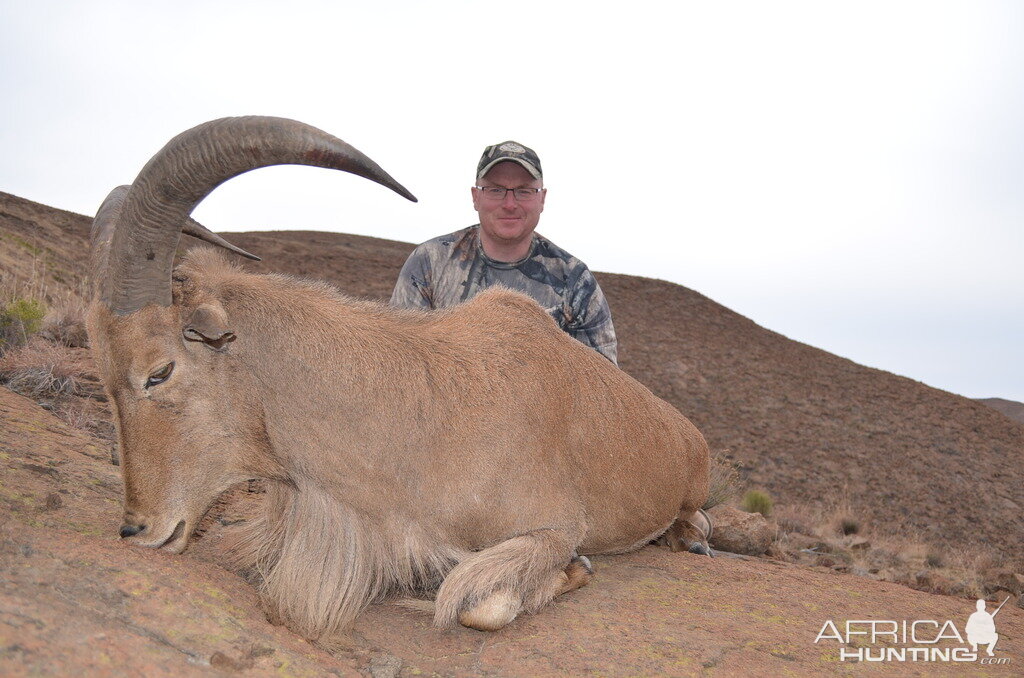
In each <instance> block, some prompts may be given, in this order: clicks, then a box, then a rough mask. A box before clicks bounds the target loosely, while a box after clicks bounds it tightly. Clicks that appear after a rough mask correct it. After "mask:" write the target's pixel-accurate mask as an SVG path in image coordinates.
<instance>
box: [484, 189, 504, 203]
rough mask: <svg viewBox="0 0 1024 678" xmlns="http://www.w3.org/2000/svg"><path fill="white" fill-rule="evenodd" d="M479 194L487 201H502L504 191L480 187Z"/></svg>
mask: <svg viewBox="0 0 1024 678" xmlns="http://www.w3.org/2000/svg"><path fill="white" fill-rule="evenodd" d="M480 192H481V193H483V195H484V197H485V198H487V199H488V200H504V199H505V189H504V188H498V187H496V186H480Z"/></svg>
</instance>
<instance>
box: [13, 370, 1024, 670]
mask: <svg viewBox="0 0 1024 678" xmlns="http://www.w3.org/2000/svg"><path fill="white" fill-rule="evenodd" d="M0 441H3V442H0V468H2V471H3V480H2V485H0V493H2V494H0V600H2V605H0V675H11V676H16V675H68V674H69V673H81V674H83V675H98V676H103V675H145V676H183V675H208V674H210V673H211V672H217V673H223V674H239V675H252V676H257V675H289V676H306V675H308V676H321V675H341V676H349V675H351V676H355V675H371V674H373V675H378V676H382V675H402V676H413V675H441V676H488V675H490V676H563V675H606V676H637V675H667V676H688V675H705V674H710V675H727V676H733V675H736V676H738V675H752V674H753V675H786V674H789V675H833V674H837V673H838V674H854V673H856V672H857V670H858V668H860V667H857V666H855V665H853V664H850V663H841V662H839V660H838V658H839V654H838V645H837V644H836V643H834V642H833V641H823V642H821V643H818V644H815V643H814V639H815V637H816V636H817V634H818V632H819V631H820V630H821V627H822V625H823V624H824V623H825V621H826V620H828V619H832V620H835V621H836V622H837V623H841V620H847V619H863V618H874V619H894V620H902V619H908V620H914V619H935V620H938V621H939V623H940V624H941V623H944V621H945V620H946V619H949V620H952V621H953V622H954V624H956V625H957V626H958V627H959V628H960V629H961V632H962V629H963V624H964V623H965V622H966V619H967V617H968V615H969V614H970V613H971V612H973V611H974V606H973V604H972V602H971V601H969V600H964V599H960V598H949V597H944V596H935V595H929V594H926V593H921V592H917V591H912V590H910V589H906V588H903V587H900V586H897V585H894V584H885V583H881V582H873V581H869V580H866V579H862V578H859V577H854V576H850V575H839V574H834V573H832V572H830V571H828V570H825V569H822V568H806V567H800V566H797V565H791V564H786V563H776V562H772V561H766V560H759V559H750V558H746V559H745V558H730V557H721V556H720V557H718V558H713V559H712V558H706V557H702V556H696V555H693V554H689V553H676V554H673V553H671V552H669V551H668V550H667V549H662V548H658V547H647V548H645V549H642V550H641V551H639V552H637V553H633V554H629V555H625V556H609V557H603V558H595V559H594V566H595V569H596V573H597V574H596V577H595V578H594V580H593V582H592V583H591V584H590V585H589V586H587V587H585V588H583V589H580V590H578V591H574V592H572V593H570V594H568V595H565V596H563V597H561V598H560V599H558V600H556V601H555V602H554V603H552V604H551V605H550V606H548V607H547V608H545V609H544V610H542V611H541V612H540V613H539V614H537V615H534V616H530V617H524V618H521V619H519V620H517V621H516V622H514V623H513V624H512V625H511V626H509V627H507V628H505V629H503V630H501V631H499V632H497V633H481V632H478V631H471V630H469V629H463V628H458V629H452V630H441V629H436V628H434V627H432V626H431V624H430V618H429V617H428V616H425V615H423V614H422V613H419V612H414V611H410V610H406V609H404V608H399V607H395V606H392V605H377V606H373V607H371V608H370V609H369V610H367V611H366V612H365V613H364V614H363V615H362V616H361V617H360V618H359V619H358V620H357V623H356V625H355V627H354V628H353V629H352V631H351V633H349V634H348V635H347V636H344V637H339V638H336V639H333V640H332V641H331V644H330V647H329V648H328V649H329V650H330V651H329V652H328V651H326V650H324V649H321V648H318V647H315V646H313V645H310V644H309V643H307V642H305V641H304V640H302V639H300V638H298V637H297V636H295V635H294V634H292V633H290V632H289V631H288V630H287V629H285V628H283V627H280V626H273V625H271V624H269V623H268V622H267V621H266V619H265V617H264V615H263V613H262V612H261V608H260V605H259V602H258V600H257V596H256V594H255V592H254V590H253V589H252V588H251V587H250V586H249V585H248V584H247V583H246V582H245V581H243V580H242V579H241V578H240V577H239V576H237V575H236V574H235V573H233V572H231V571H230V570H229V569H226V568H225V567H224V565H225V563H226V559H225V558H224V554H223V553H222V552H221V549H220V546H219V544H220V541H221V538H222V537H223V536H224V534H225V533H226V532H228V531H229V530H230V526H228V527H224V526H223V525H222V524H221V522H219V521H212V523H211V525H210V526H209V527H208V530H207V532H206V533H205V534H204V535H203V536H202V537H201V538H200V539H199V540H198V542H197V544H196V546H195V547H192V548H190V549H189V550H188V551H186V553H185V554H184V555H181V556H172V555H167V554H164V553H161V552H154V551H151V550H147V549H140V548H132V547H128V546H126V545H124V544H122V543H120V542H119V541H118V539H117V537H116V531H117V527H118V524H119V522H120V491H121V489H120V481H119V478H118V473H117V471H118V469H117V468H116V467H113V466H111V465H110V463H109V455H108V454H107V450H105V449H103V446H102V445H97V439H95V438H91V437H89V436H86V435H83V434H81V433H79V432H77V431H75V430H73V429H70V428H68V427H67V426H66V425H64V424H63V423H62V422H60V421H59V420H57V419H56V418H55V417H54V416H53V415H51V414H49V413H47V412H45V411H43V410H42V409H40V408H39V407H37V406H36V405H35V403H33V402H32V401H31V400H29V399H27V398H23V397H21V396H18V395H15V394H12V393H11V392H10V391H7V390H6V389H0ZM53 496H59V497H61V499H60V501H53V500H50V499H49V498H50V497H53ZM241 504H244V502H241ZM231 511H241V512H243V513H244V511H245V508H244V506H243V505H240V503H238V502H236V503H235V504H234V505H233V506H228V507H226V508H225V507H221V515H224V514H225V512H227V513H230V512H231ZM223 522H229V523H230V522H231V521H223ZM311 585H315V582H311ZM997 620H998V621H997V626H998V629H999V632H1000V634H1002V637H1003V641H1001V644H1000V645H999V646H998V652H997V656H998V657H1000V658H1002V659H1009V660H1010V661H1011V662H1012V665H1021V663H1022V662H1024V644H1022V642H1021V639H1022V638H1024V610H1020V609H1019V608H1015V607H1010V606H1007V607H1004V608H1003V610H1002V611H1000V613H999V616H998V617H997ZM947 645H951V643H947V642H946V641H943V643H942V646H943V647H945V646H947ZM882 668H883V670H885V669H888V670H889V671H891V672H893V673H897V674H900V675H907V674H908V672H907V668H908V667H901V666H899V665H889V666H888V667H882ZM909 668H912V669H913V671H912V672H911V673H917V674H920V675H931V674H932V673H933V671H934V669H935V668H936V667H935V665H923V664H922V665H914V666H913V667H909ZM997 668H998V667H997ZM396 671H397V673H396ZM1007 675H1010V674H1009V673H1007Z"/></svg>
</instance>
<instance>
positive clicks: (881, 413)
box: [0, 193, 1024, 565]
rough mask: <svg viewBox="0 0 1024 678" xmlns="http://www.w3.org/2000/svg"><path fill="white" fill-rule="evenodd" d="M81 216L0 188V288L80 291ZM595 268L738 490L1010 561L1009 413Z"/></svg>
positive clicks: (1015, 433) (307, 248) (314, 273)
mask: <svg viewBox="0 0 1024 678" xmlns="http://www.w3.org/2000/svg"><path fill="white" fill-rule="evenodd" d="M89 223H90V219H89V218H87V217H84V216H80V215H75V214H72V213H69V212H64V211H61V210H56V209H53V208H50V207H47V206H45V205H40V204H38V203H33V202H30V201H27V200H23V199H21V198H17V197H15V196H11V195H8V194H3V193H0V238H2V240H0V244H2V247H0V275H2V276H3V277H0V284H8V285H10V284H12V282H13V281H17V280H21V279H24V278H25V277H32V278H33V279H34V280H35V281H36V285H37V286H38V285H42V286H43V287H44V288H46V289H48V290H49V293H50V295H51V296H60V294H61V293H62V292H61V291H62V290H65V289H67V288H69V287H70V288H73V289H80V288H81V283H80V281H81V280H82V278H83V277H84V274H85V271H86V268H87V251H88V248H87V245H86V242H87V238H88V230H89ZM212 226H213V227H214V228H215V227H216V225H215V224H214V225H212ZM230 239H231V240H232V241H234V242H235V243H236V244H238V245H239V246H241V247H244V248H246V249H248V250H249V251H251V252H254V253H256V254H258V255H260V256H261V257H263V259H264V261H263V262H259V263H248V264H247V266H248V268H250V269H251V270H253V271H258V272H262V271H274V272H285V273H292V274H296V275H301V276H306V277H311V278H319V279H323V280H327V281H329V282H331V283H333V284H335V285H337V286H338V287H339V288H341V289H342V290H343V291H345V292H347V293H349V294H352V295H354V296H358V297H367V298H375V299H387V298H388V297H389V296H390V293H391V288H392V286H393V284H394V280H395V278H396V276H397V274H398V271H399V269H400V268H401V265H402V263H403V262H404V260H405V257H406V256H407V255H408V253H409V252H410V251H411V249H412V245H410V244H408V243H399V242H394V241H389V240H381V239H376V238H367V237H361V236H355V235H345V234H334V233H320V232H310V231H281V232H269V233H245V234H232V235H231V236H230ZM183 241H188V243H189V244H190V243H193V242H195V241H192V239H191V238H188V237H184V238H183ZM184 246H185V244H183V247H184ZM597 277H598V279H599V281H600V283H601V285H602V287H603V288H604V290H605V292H606V294H607V296H608V299H609V303H610V305H611V309H612V313H613V315H614V318H615V326H616V330H617V332H618V335H619V355H620V365H621V367H622V369H624V370H625V371H626V372H628V373H630V374H632V375H633V376H635V377H636V378H638V379H639V380H640V381H641V382H643V383H644V384H646V385H647V386H648V387H649V388H651V390H652V391H654V392H655V393H656V394H657V395H659V396H661V397H662V398H665V399H666V400H668V401H669V402H671V403H672V404H673V405H675V406H676V407H677V408H679V410H680V411H682V412H683V413H684V414H686V415H687V416H688V417H690V419H692V420H693V422H694V423H695V424H696V425H697V426H698V427H699V428H700V430H701V431H702V432H703V433H704V435H705V436H706V437H707V439H708V441H709V443H710V444H711V446H712V449H714V450H716V451H719V452H721V453H723V454H725V455H726V456H728V457H729V458H731V459H735V460H737V461H739V462H742V465H743V466H742V473H743V475H744V480H745V482H746V484H747V485H749V486H751V487H756V488H762V489H764V490H767V491H768V492H769V493H770V494H771V495H772V497H773V498H774V499H775V501H776V504H777V505H779V506H786V505H792V506H801V507H806V506H810V507H819V508H821V509H823V510H825V509H828V508H829V507H830V506H833V505H835V504H837V503H840V502H845V503H847V504H849V508H850V509H851V510H852V512H853V513H854V514H856V515H857V516H858V517H859V518H860V519H861V520H862V521H863V522H864V524H865V525H869V526H870V527H871V528H872V529H873V530H874V531H875V532H886V533H890V534H893V535H904V536H907V537H908V538H915V539H922V540H925V541H929V542H932V543H936V544H939V545H941V546H943V547H945V548H949V547H958V548H964V549H977V548H979V547H980V548H984V549H986V550H987V549H990V548H993V549H995V550H996V551H997V552H998V553H1000V554H1001V555H1002V556H1003V557H1005V558H1009V559H1012V560H1014V561H1015V563H1017V564H1018V565H1019V564H1020V563H1021V562H1022V560H1021V558H1022V554H1021V551H1020V538H1021V535H1024V423H1020V422H1015V421H1012V420H1010V419H1008V418H1007V417H1006V416H1005V415H1003V414H1001V413H1000V412H997V411H995V410H993V408H991V407H988V406H986V405H985V404H983V403H980V402H976V401H973V400H970V399H968V398H964V397H961V396H958V395H955V394H952V393H948V392H945V391H941V390H939V389H935V388H931V387H929V386H927V385H925V384H922V383H920V382H916V381H913V380H911V379H907V378H904V377H900V376H897V375H894V374H891V373H889V372H883V371H881V370H876V369H871V368H867V367H864V366H861V365H858V364H856V363H854V362H852V361H849V360H846V359H844V358H840V357H838V356H835V355H833V354H830V353H827V352H825V351H822V350H820V349H816V348H814V347H811V346H807V345H805V344H801V343H799V342H796V341H792V340H790V339H787V338H786V337H784V336H782V335H780V334H777V333H775V332H771V331H769V330H766V329H764V328H762V327H760V326H758V325H757V324H755V323H754V322H752V321H751V320H749V319H747V318H745V317H743V316H741V315H739V314H737V313H734V312H732V311H730V310H729V309H727V308H725V307H724V306H721V305H720V304H717V303H715V302H714V301H712V300H711V299H708V298H707V297H705V296H703V295H701V294H698V293H697V292H694V291H692V290H689V289H687V288H685V287H682V286H680V285H675V284H672V283H668V282H664V281H660V280H652V279H648V278H639V277H633V276H624V275H615V274H602V273H598V274H597Z"/></svg>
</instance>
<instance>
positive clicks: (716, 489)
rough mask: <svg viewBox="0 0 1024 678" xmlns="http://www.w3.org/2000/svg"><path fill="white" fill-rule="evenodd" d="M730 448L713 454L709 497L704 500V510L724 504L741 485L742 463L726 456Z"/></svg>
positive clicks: (709, 469)
mask: <svg viewBox="0 0 1024 678" xmlns="http://www.w3.org/2000/svg"><path fill="white" fill-rule="evenodd" d="M728 452H729V450H723V451H721V452H719V453H717V454H713V455H711V465H710V467H709V468H708V499H707V501H705V502H704V506H702V507H701V508H703V509H704V510H708V509H711V508H714V507H715V506H718V505H719V504H724V503H725V502H727V501H729V500H730V499H732V498H733V497H735V496H736V495H737V494H739V485H740V463H739V462H737V461H732V460H730V459H728V458H727V457H726V455H727V454H728Z"/></svg>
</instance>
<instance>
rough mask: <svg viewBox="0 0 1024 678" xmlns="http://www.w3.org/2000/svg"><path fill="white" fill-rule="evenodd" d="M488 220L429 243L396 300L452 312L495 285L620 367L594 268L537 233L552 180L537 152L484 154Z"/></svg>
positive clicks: (404, 275) (405, 273)
mask: <svg viewBox="0 0 1024 678" xmlns="http://www.w3.org/2000/svg"><path fill="white" fill-rule="evenodd" d="M470 190H471V193H472V196H473V207H474V208H475V209H476V211H477V214H479V215H480V223H479V224H476V225H474V226H470V227H468V228H464V229H462V230H461V231H456V232H455V233H450V234H448V235H442V236H440V237H438V238H434V239H433V240H428V241H427V242H425V243H423V244H422V245H420V246H419V247H417V248H416V249H415V250H414V251H413V253H412V254H411V255H409V259H408V260H407V261H406V262H405V265H404V266H403V267H402V272H401V273H400V274H399V276H398V282H397V284H396V285H395V291H394V293H393V294H392V295H391V303H392V305H394V306H399V307H402V308H446V307H449V306H454V305H456V304H459V303H462V302H464V301H466V300H468V299H470V298H472V297H473V296H475V295H476V294H477V293H479V292H480V291H481V290H484V289H486V288H487V287H490V286H491V285H503V286H505V287H508V288H511V289H514V290H517V291H519V292H522V293H524V294H526V295H528V296H530V297H533V298H534V299H536V300H537V303H539V304H540V305H541V306H542V307H544V309H545V310H547V312H548V313H549V314H551V316H552V317H553V318H554V319H555V321H556V322H557V323H558V325H559V327H561V328H562V329H563V330H564V331H565V332H567V333H568V334H569V335H570V336H572V337H573V338H575V339H578V340H579V341H581V342H583V343H584V344H586V345H587V346H590V347H591V348H593V349H594V350H596V351H598V352H599V353H601V354H602V355H603V356H605V357H606V358H608V360H611V361H612V362H613V363H616V364H618V363H617V362H616V359H617V356H616V351H617V343H616V340H615V328H614V327H613V325H612V316H611V312H610V311H609V310H608V302H607V301H606V300H605V297H604V293H603V292H602V291H601V287H600V285H598V284H597V280H595V279H594V276H593V274H591V272H590V270H589V269H588V268H587V266H586V264H584V263H583V262H582V261H580V260H579V259H577V258H576V257H574V256H572V255H571V254H569V253H568V252H566V251H565V250H563V249H561V248H559V247H557V246H556V245H555V244H553V243H552V242H551V241H550V240H548V239H546V238H544V237H542V236H540V235H538V234H537V233H535V232H534V229H536V228H537V223H538V222H539V221H540V213H541V212H543V211H544V199H545V198H546V197H547V189H546V188H544V175H543V173H542V171H541V166H540V158H538V157H537V154H536V153H534V152H533V151H532V150H531V149H529V148H527V147H526V146H523V145H522V144H518V143H516V142H514V141H506V142H505V143H502V144H495V145H494V146H488V147H487V148H486V149H484V154H483V156H482V157H481V158H480V162H479V163H478V164H477V170H476V185H475V186H473V187H472V189H470Z"/></svg>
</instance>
